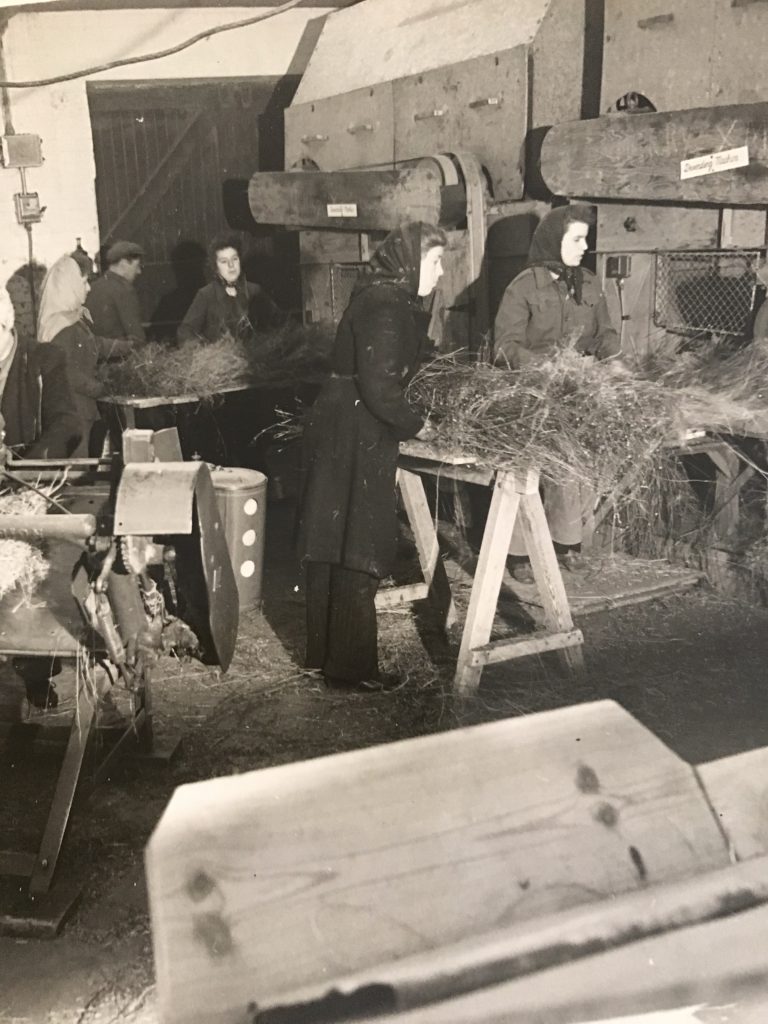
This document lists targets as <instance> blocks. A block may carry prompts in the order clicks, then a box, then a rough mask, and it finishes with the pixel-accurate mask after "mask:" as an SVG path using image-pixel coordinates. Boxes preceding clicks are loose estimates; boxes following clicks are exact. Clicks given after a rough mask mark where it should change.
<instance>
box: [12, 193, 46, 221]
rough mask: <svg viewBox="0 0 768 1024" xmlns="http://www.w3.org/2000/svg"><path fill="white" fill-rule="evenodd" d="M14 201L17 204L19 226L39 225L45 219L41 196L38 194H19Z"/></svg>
mask: <svg viewBox="0 0 768 1024" xmlns="http://www.w3.org/2000/svg"><path fill="white" fill-rule="evenodd" d="M13 201H14V202H15V204H16V220H17V221H18V222H19V224H37V223H38V221H41V220H42V219H43V210H42V207H41V206H40V196H39V195H38V194H37V192H17V193H16V194H15V195H14V197H13Z"/></svg>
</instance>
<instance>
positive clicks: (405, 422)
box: [298, 222, 446, 689]
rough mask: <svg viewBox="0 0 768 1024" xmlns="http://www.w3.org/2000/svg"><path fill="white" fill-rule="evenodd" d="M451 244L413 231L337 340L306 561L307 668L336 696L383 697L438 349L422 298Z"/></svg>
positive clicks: (390, 255)
mask: <svg viewBox="0 0 768 1024" xmlns="http://www.w3.org/2000/svg"><path fill="white" fill-rule="evenodd" d="M445 245H446V236H445V234H444V232H443V231H441V230H440V229H439V228H436V227H434V226H433V225H430V224H423V223H420V222H413V223H407V224H404V225H402V226H401V227H399V228H397V229H396V230H395V231H393V232H391V234H389V235H388V236H387V238H386V239H385V240H384V242H383V243H382V244H381V246H380V247H379V248H378V249H377V250H376V252H375V253H374V255H373V257H372V258H371V263H370V267H369V268H368V270H367V272H366V273H364V274H363V275H362V276H361V278H360V279H359V281H358V282H357V284H356V286H355V289H354V291H353V293H352V298H351V299H350V302H349V305H348V306H347V309H346V310H345V312H344V315H343V316H342V318H341V322H340V323H339V327H338V330H337V332H336V340H335V342H334V349H333V355H332V369H333V373H332V376H331V379H330V380H329V381H328V382H327V383H326V384H325V385H324V387H323V389H322V391H321V392H320V395H319V396H318V398H317V399H316V401H315V403H314V405H313V406H312V409H311V411H310V414H309V419H308V423H307V427H306V431H305V435H304V487H303V492H302V501H301V508H300V519H299V535H298V537H299V542H298V549H299V555H300V558H301V560H302V562H303V563H304V565H305V567H306V574H307V593H306V598H307V659H306V662H307V667H308V668H313V669H319V670H320V671H322V673H323V675H324V677H325V680H326V682H327V683H328V684H329V685H336V686H340V687H347V688H357V689H381V688H383V687H386V686H387V685H389V684H390V683H393V682H396V680H393V679H391V678H390V679H382V678H381V677H380V675H379V665H378V651H377V628H376V609H375V604H374V601H375V597H376V591H377V589H378V586H379V582H380V580H381V579H382V578H383V577H385V576H387V575H389V574H390V572H391V571H392V564H393V562H394V557H395V550H396V545H397V518H396V498H395V474H396V471H397V457H398V448H399V443H400V441H404V440H407V439H408V438H413V437H417V438H422V439H423V438H426V437H427V436H428V434H429V427H428V426H427V425H425V422H424V417H423V416H422V415H421V413H420V412H418V411H417V410H416V409H414V408H413V407H412V406H411V405H410V403H409V402H408V399H407V398H406V394H405V390H406V387H407V385H408V383H409V381H410V380H411V378H412V376H413V374H414V373H415V371H416V369H417V368H418V365H419V361H420V357H421V355H422V352H423V351H424V348H425V345H426V344H427V341H428V339H427V326H428V323H429V315H428V314H427V313H425V311H424V307H423V302H422V301H421V299H422V298H424V297H426V296H428V295H429V294H430V293H431V292H432V291H433V290H434V288H435V286H436V285H437V282H438V281H439V279H440V276H441V275H442V272H443V271H442V264H441V258H442V255H443V250H444V248H445Z"/></svg>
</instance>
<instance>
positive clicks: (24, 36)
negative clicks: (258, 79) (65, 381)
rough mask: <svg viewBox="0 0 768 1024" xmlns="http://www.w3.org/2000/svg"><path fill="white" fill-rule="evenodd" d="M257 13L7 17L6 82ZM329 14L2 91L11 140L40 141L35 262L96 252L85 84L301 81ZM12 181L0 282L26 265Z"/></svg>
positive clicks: (293, 17)
mask: <svg viewBox="0 0 768 1024" xmlns="http://www.w3.org/2000/svg"><path fill="white" fill-rule="evenodd" d="M256 13H258V9H254V8H231V7H230V8H225V9H223V10H222V9H214V8H201V9H198V10H132V11H119V10H117V11H87V12H59V11H51V12H48V11H42V12H37V13H17V14H13V16H12V17H11V19H10V24H9V26H8V29H7V31H6V33H5V35H4V37H3V51H4V57H5V64H6V75H7V78H8V79H9V80H11V81H22V80H23V81H28V80H32V79H41V78H50V77H53V76H55V75H58V74H66V73H67V72H70V71H75V70H78V69H80V68H85V67H88V66H90V65H96V64H102V63H106V62H107V61H111V60H116V59H120V58H125V57H131V56H135V55H139V54H143V53H149V52H151V51H156V50H161V49H164V48H167V47H170V46H173V45H175V44H177V43H180V42H182V41H183V40H185V39H187V38H189V37H190V36H193V35H195V34H196V33H198V32H201V31H203V30H205V29H206V28H210V27H212V26H216V25H222V24H225V23H227V22H232V21H238V20H240V19H242V18H247V17H249V16H253V15H254V14H256ZM328 13H330V9H329V8H323V7H316V8H299V9H296V10H294V11H289V12H287V13H285V14H281V15H277V16H276V17H272V18H270V19H268V20H266V21H263V22H260V23H257V24H255V25H252V26H248V27H246V28H240V29H235V30H233V31H231V32H223V33H221V34H219V35H216V36H214V37H212V38H210V39H208V40H204V41H202V42H199V43H196V44H195V45H194V46H192V47H190V48H189V49H187V50H184V51H182V52H181V53H179V54H176V55H174V56H172V57H166V58H163V59H160V60H153V61H150V62H146V63H141V64H133V65H130V66H128V67H125V68H118V69H114V70H112V71H108V72H105V73H102V74H100V75H94V76H92V77H91V78H90V79H84V78H80V79H77V80H75V81H72V82H64V83H61V84H59V85H53V86H46V87H39V88H34V89H22V90H18V89H12V90H9V94H8V95H9V103H10V113H11V119H12V123H13V128H14V130H15V131H16V132H34V133H36V134H38V135H40V136H41V137H42V139H43V155H44V157H45V164H44V165H43V167H40V168H35V169H32V170H30V171H28V172H27V187H28V189H30V190H32V191H37V192H39V193H40V199H41V202H42V204H43V205H44V206H46V207H47V209H46V211H45V214H44V216H43V220H42V222H41V223H40V224H38V225H35V227H34V236H33V237H34V245H35V257H36V259H37V260H38V261H40V262H42V263H43V264H50V263H51V262H52V261H53V260H54V259H56V258H57V257H58V256H60V255H61V254H62V253H64V252H69V251H71V249H72V248H73V246H74V243H75V238H76V237H77V236H80V237H81V238H82V239H83V245H84V246H85V247H86V249H88V251H89V252H95V251H97V250H98V224H97V217H96V197H95V192H94V161H93V146H92V140H91V127H90V118H89V114H88V103H87V99H86V81H88V80H90V81H121V82H124V81H136V80H143V81H146V80H148V79H180V78H181V79H184V78H187V79H189V78H212V77H225V76H231V77H237V76H246V75H247V76H253V75H282V74H285V73H287V72H288V71H290V72H291V73H297V74H299V73H301V72H302V71H303V69H304V68H303V65H304V64H305V63H306V60H307V58H308V56H309V53H308V52H305V47H304V46H303V45H302V40H306V39H307V38H308V36H310V35H311V32H312V26H311V25H309V23H310V22H312V21H313V20H314V19H317V18H320V17H323V16H324V15H326V14H328ZM19 188H20V181H19V172H18V171H17V170H13V169H6V168H0V238H1V239H2V244H1V245H0V281H3V282H4V281H5V280H6V279H7V277H8V276H9V275H10V274H11V273H12V272H13V271H14V270H15V269H16V268H18V267H19V266H21V265H22V264H24V263H25V262H26V261H27V234H26V232H25V230H24V229H23V228H22V227H20V226H19V225H18V224H17V223H16V217H15V213H14V206H13V194H14V192H18V191H19Z"/></svg>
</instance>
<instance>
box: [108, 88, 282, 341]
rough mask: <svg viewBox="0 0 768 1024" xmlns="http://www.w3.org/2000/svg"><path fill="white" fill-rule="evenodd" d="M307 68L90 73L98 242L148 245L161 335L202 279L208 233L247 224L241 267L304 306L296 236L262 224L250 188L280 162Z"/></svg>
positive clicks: (148, 301)
mask: <svg viewBox="0 0 768 1024" xmlns="http://www.w3.org/2000/svg"><path fill="white" fill-rule="evenodd" d="M298 82H299V76H297V75H289V76H284V77H281V78H277V77H260V78H247V79H242V78H238V79H214V80H211V79H205V80H184V81H180V80H174V81H168V82H165V81H164V82H158V81H153V82H130V83H89V84H88V105H89V108H90V114H91V126H92V132H93V148H94V156H95V163H96V202H97V207H98V216H99V230H100V235H101V238H100V241H101V244H102V247H103V246H105V245H108V244H109V243H111V242H113V241H115V240H116V239H118V238H122V239H128V240H130V241H135V242H138V243H139V244H141V245H142V246H143V248H144V250H145V252H146V260H145V264H144V273H143V274H142V276H141V278H139V281H138V290H139V295H140V298H141V302H142V311H143V314H144V318H145V320H146V321H148V322H150V323H151V324H152V333H154V335H155V336H156V337H171V336H173V334H174V333H175V328H176V325H177V324H178V321H179V320H180V319H181V317H183V315H184V313H185V312H186V309H187V307H188V305H189V303H190V302H191V301H192V298H193V297H194V294H195V292H196V291H197V289H198V288H199V287H200V286H201V285H202V284H203V283H204V282H205V251H206V247H207V245H208V243H209V241H210V240H211V239H212V238H213V237H215V236H216V235H217V234H220V233H221V232H222V231H226V230H227V229H233V228H234V229H236V230H238V231H240V232H242V237H243V243H244V254H245V260H244V263H245V267H246V272H247V273H248V276H249V277H253V279H254V280H258V281H259V283H261V284H263V285H264V286H265V287H266V288H267V289H268V290H269V291H270V292H271V293H272V294H273V295H274V298H275V300H276V301H277V302H278V303H279V304H280V305H281V306H283V307H284V308H286V309H291V308H298V307H299V305H300V302H299V294H298V292H299V275H298V250H297V241H296V236H295V234H293V235H289V234H287V233H286V232H282V231H280V229H275V228H268V227H263V226H259V225H256V224H255V223H254V222H253V220H252V219H251V218H250V215H249V212H248V207H247V201H246V195H245V190H246V186H247V182H248V179H249V178H250V177H251V175H252V174H253V173H254V172H255V171H258V170H280V169H282V166H283V111H284V109H285V108H286V107H287V106H288V105H289V104H290V102H291V99H292V97H293V94H294V92H295V91H296V86H297V85H298Z"/></svg>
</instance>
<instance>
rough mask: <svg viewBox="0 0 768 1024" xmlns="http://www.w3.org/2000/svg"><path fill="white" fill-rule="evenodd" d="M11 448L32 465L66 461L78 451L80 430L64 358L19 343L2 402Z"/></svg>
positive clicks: (53, 351)
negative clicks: (33, 462)
mask: <svg viewBox="0 0 768 1024" xmlns="http://www.w3.org/2000/svg"><path fill="white" fill-rule="evenodd" d="M0 412H1V413H2V415H3V418H4V420H5V443H6V445H7V446H8V447H9V448H13V449H14V451H15V453H16V454H17V455H23V456H24V457H25V458H28V459H63V458H66V456H68V455H71V453H72V452H73V451H74V450H75V449H76V447H77V443H78V441H79V439H80V424H79V420H78V416H77V411H76V410H75V406H74V400H73V398H72V393H71V391H70V388H69V382H68V380H67V373H66V364H65V359H64V354H63V353H62V352H60V351H59V350H58V349H56V348H52V347H51V346H50V345H38V344H36V343H34V342H26V343H25V342H23V341H22V340H21V339H19V341H18V342H17V347H16V353H15V355H14V357H13V361H12V363H11V368H10V370H9V371H8V377H7V379H6V382H5V387H4V388H3V394H2V400H0Z"/></svg>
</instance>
